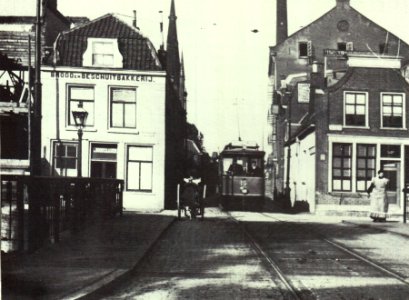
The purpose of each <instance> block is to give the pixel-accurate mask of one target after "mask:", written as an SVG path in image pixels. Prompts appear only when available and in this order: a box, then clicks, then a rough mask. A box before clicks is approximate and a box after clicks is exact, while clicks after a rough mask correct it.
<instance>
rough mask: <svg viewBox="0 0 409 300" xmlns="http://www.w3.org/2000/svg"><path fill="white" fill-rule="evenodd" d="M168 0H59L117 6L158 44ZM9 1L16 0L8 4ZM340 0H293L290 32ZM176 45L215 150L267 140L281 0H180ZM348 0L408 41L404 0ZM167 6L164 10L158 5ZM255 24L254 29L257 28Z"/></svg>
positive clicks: (84, 7)
mask: <svg viewBox="0 0 409 300" xmlns="http://www.w3.org/2000/svg"><path fill="white" fill-rule="evenodd" d="M170 2H171V1H170V0H116V1H112V0H86V1H84V0H59V1H58V9H59V10H60V11H61V12H62V13H63V14H64V15H66V16H86V17H88V18H90V19H94V18H97V17H99V16H102V15H105V14H107V13H118V14H121V15H122V17H124V18H128V19H129V20H131V19H132V15H133V13H132V11H133V10H137V19H138V26H139V27H140V29H141V32H142V33H143V34H144V35H145V36H147V37H149V38H150V39H151V41H152V42H153V44H154V45H155V47H156V49H158V48H159V45H160V44H161V40H162V38H161V34H160V30H159V22H160V20H161V18H163V20H164V29H165V33H164V35H165V42H166V30H167V20H168V16H169V9H170ZM10 3H11V5H10ZM335 3H336V1H335V0H308V1H306V0H288V22H289V24H288V26H289V34H291V33H293V32H295V31H297V30H299V29H300V28H301V27H303V26H305V25H308V24H309V23H311V22H312V21H314V20H315V19H317V18H319V17H320V16H321V15H323V14H324V13H325V12H327V11H328V10H330V9H331V8H332V7H334V6H335ZM0 5H1V7H2V12H0V14H2V15H32V14H34V12H35V0H12V1H11V2H10V0H0ZM175 6H176V15H177V17H178V19H177V27H178V37H179V49H180V51H181V52H182V53H183V57H184V62H185V73H186V88H187V92H188V98H187V100H188V102H187V110H188V121H189V122H191V123H194V124H195V125H196V126H197V127H198V129H199V130H200V131H201V132H202V133H203V135H204V146H205V147H206V150H207V151H208V152H209V153H211V152H213V151H221V150H222V149H223V147H224V145H226V144H227V143H229V142H230V141H233V140H237V139H238V137H239V136H240V137H241V138H242V140H247V141H256V142H257V143H258V144H259V145H260V146H261V147H262V148H264V150H267V152H268V151H269V149H266V148H267V147H268V146H267V145H265V143H264V142H263V141H265V140H266V139H267V135H268V133H269V132H268V130H267V128H266V122H267V109H268V107H269V105H270V101H271V100H270V99H269V94H268V55H269V46H273V45H274V44H275V20H276V18H275V6H276V0H175ZM351 6H353V7H354V8H355V9H357V10H358V11H360V12H361V13H362V14H364V15H365V16H367V17H369V18H370V19H371V20H373V21H375V22H376V23H378V24H379V25H381V26H383V27H384V28H386V29H387V30H389V31H391V32H393V33H394V34H396V35H397V36H399V37H400V38H402V39H403V40H404V41H406V42H409V31H408V30H407V28H408V25H409V24H408V23H409V19H408V18H407V16H408V15H409V2H408V1H407V0H351ZM159 11H162V12H163V13H159ZM255 29H256V30H257V32H254V31H255Z"/></svg>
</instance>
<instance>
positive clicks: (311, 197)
mask: <svg viewBox="0 0 409 300" xmlns="http://www.w3.org/2000/svg"><path fill="white" fill-rule="evenodd" d="M400 61H401V58H396V56H384V57H382V58H379V57H374V56H373V55H371V54H362V53H359V54H353V53H350V54H349V55H348V69H347V72H346V74H345V75H344V76H343V77H342V78H340V79H339V80H338V81H337V82H331V83H329V84H328V81H327V80H325V78H324V73H323V72H322V70H318V69H316V71H317V72H314V73H312V74H311V81H310V83H311V94H310V96H311V97H310V108H309V111H308V113H307V115H306V116H305V117H304V119H303V120H302V122H301V124H300V127H299V128H298V129H297V130H296V131H295V132H294V134H292V138H291V140H290V141H289V142H287V146H288V145H291V151H290V155H291V168H290V183H291V199H292V200H293V201H297V200H306V201H308V202H309V204H310V209H311V210H312V211H326V212H328V211H337V212H339V211H358V212H367V211H368V209H369V199H368V197H367V196H366V190H367V189H368V187H369V185H370V181H371V179H372V177H374V176H375V175H376V171H377V170H379V169H383V170H384V172H385V176H386V177H387V178H388V179H389V180H390V184H389V186H388V188H387V194H388V200H389V204H390V212H391V213H392V214H393V213H395V214H401V213H402V209H403V203H404V202H403V193H402V189H403V187H404V185H405V183H406V182H408V181H409V174H408V168H407V166H408V165H409V121H408V118H409V108H408V106H407V100H406V99H407V97H408V93H409V84H408V83H407V81H406V80H405V77H404V76H403V74H402V73H401V70H400ZM288 97H289V99H288V101H291V102H295V101H297V98H298V96H297V93H294V94H292V95H291V96H290V95H289V96H288ZM307 170H308V171H307Z"/></svg>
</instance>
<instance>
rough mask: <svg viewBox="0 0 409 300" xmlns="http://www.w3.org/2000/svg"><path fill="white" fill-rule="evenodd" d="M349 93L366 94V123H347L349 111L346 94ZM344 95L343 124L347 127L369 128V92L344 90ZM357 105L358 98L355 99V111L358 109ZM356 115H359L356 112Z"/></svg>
mask: <svg viewBox="0 0 409 300" xmlns="http://www.w3.org/2000/svg"><path fill="white" fill-rule="evenodd" d="M347 94H354V95H355V96H356V95H358V94H361V95H365V108H364V109H365V115H364V117H365V124H364V125H355V124H352V125H349V124H347V113H346V104H347V103H346V100H347V99H346V96H347ZM343 96H344V97H343V126H344V127H345V128H366V129H368V128H369V122H368V121H369V120H368V119H369V110H368V107H369V106H368V102H369V93H368V92H365V91H344V95H343ZM356 106H357V104H356V99H355V103H354V107H355V111H356ZM355 115H357V114H356V113H355Z"/></svg>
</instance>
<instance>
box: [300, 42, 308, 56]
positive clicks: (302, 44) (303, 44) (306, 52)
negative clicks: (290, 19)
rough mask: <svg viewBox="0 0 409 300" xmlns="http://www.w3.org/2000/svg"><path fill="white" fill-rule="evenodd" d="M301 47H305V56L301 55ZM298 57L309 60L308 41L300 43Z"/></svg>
mask: <svg viewBox="0 0 409 300" xmlns="http://www.w3.org/2000/svg"><path fill="white" fill-rule="evenodd" d="M301 46H305V55H301ZM298 57H299V58H308V57H309V56H308V41H300V42H298Z"/></svg>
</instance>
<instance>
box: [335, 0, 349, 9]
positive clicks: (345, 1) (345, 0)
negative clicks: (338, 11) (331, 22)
mask: <svg viewBox="0 0 409 300" xmlns="http://www.w3.org/2000/svg"><path fill="white" fill-rule="evenodd" d="M336 1H337V6H338V7H343V8H347V7H349V6H350V4H349V2H350V0H336Z"/></svg>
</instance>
